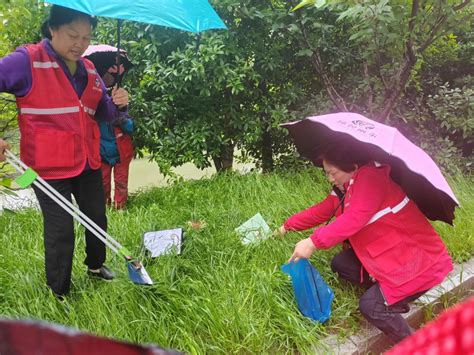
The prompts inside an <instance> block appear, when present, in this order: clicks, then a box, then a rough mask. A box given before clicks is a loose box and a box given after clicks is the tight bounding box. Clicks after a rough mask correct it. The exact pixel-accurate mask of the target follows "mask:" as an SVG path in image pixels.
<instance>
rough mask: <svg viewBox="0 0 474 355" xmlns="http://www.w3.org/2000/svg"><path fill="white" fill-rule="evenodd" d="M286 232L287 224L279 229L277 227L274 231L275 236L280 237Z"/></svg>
mask: <svg viewBox="0 0 474 355" xmlns="http://www.w3.org/2000/svg"><path fill="white" fill-rule="evenodd" d="M285 234H286V229H285V226H281V227H280V228H278V229H275V230H274V231H273V236H274V237H280V238H283V237H284V236H285Z"/></svg>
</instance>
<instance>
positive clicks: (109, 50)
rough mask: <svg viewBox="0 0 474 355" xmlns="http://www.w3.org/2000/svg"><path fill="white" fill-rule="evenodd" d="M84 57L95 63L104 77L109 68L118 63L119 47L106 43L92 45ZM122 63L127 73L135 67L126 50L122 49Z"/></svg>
mask: <svg viewBox="0 0 474 355" xmlns="http://www.w3.org/2000/svg"><path fill="white" fill-rule="evenodd" d="M83 57H84V58H87V59H89V60H90V61H91V62H92V63H94V65H95V67H96V69H97V73H99V75H100V76H101V77H102V76H103V75H104V74H105V73H106V72H107V70H109V68H111V67H113V66H114V65H116V64H117V48H116V47H113V46H109V45H106V44H98V45H90V46H89V47H88V48H87V50H86V51H85V53H84V55H83ZM120 65H122V66H123V69H124V71H125V73H126V72H127V71H129V70H130V69H131V68H132V67H133V63H132V62H131V61H130V59H129V58H128V56H127V53H126V52H125V51H124V50H120Z"/></svg>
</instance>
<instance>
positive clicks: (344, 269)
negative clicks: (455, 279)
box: [331, 248, 427, 343]
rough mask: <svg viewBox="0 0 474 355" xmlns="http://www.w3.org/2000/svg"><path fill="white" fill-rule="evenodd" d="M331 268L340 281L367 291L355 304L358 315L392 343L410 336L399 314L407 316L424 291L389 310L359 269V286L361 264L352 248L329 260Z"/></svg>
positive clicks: (377, 290)
mask: <svg viewBox="0 0 474 355" xmlns="http://www.w3.org/2000/svg"><path fill="white" fill-rule="evenodd" d="M331 268H332V270H333V271H334V272H337V273H338V274H339V276H340V277H341V278H343V279H345V280H348V281H350V282H352V283H354V284H357V285H360V286H362V287H364V288H366V289H367V291H366V292H365V293H364V294H363V295H362V297H361V298H360V300H359V309H360V312H361V313H362V314H363V316H364V317H365V318H366V319H367V320H368V321H369V322H370V323H371V324H373V325H374V326H376V327H377V328H378V329H380V330H381V331H382V332H383V333H385V335H387V336H388V337H389V338H390V339H391V340H392V341H393V342H394V343H398V342H399V341H401V340H402V339H404V338H406V337H407V336H409V335H410V334H411V333H412V332H413V329H411V328H410V326H409V325H408V323H407V321H406V320H405V319H404V318H403V317H402V316H401V315H400V313H406V312H408V311H409V310H410V307H409V306H408V303H410V302H413V301H414V300H416V299H417V298H419V297H420V296H421V295H423V294H424V293H425V292H426V291H427V290H426V291H423V292H418V293H416V294H414V295H411V296H408V297H406V298H404V299H403V300H401V301H399V302H397V303H395V304H393V305H391V306H386V305H385V299H384V296H383V294H382V292H381V290H380V285H379V283H378V282H375V283H374V282H372V281H370V276H369V274H368V273H367V271H366V270H365V269H362V273H363V282H362V283H361V268H362V264H361V262H360V260H359V259H358V258H357V255H356V254H355V253H354V250H353V249H352V248H349V249H347V250H345V251H342V252H341V253H339V254H337V255H336V256H335V257H334V258H333V259H332V262H331Z"/></svg>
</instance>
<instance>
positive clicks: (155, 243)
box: [143, 228, 183, 258]
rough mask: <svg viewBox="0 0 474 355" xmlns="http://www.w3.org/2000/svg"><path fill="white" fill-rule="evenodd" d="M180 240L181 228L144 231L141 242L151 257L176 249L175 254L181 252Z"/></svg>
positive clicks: (181, 235)
mask: <svg viewBox="0 0 474 355" xmlns="http://www.w3.org/2000/svg"><path fill="white" fill-rule="evenodd" d="M182 241H183V229H182V228H175V229H166V230H161V231H153V232H146V233H145V234H144V235H143V244H144V245H145V248H146V249H147V250H149V251H150V253H151V257H152V258H156V257H157V256H160V255H166V254H170V253H172V252H173V250H176V253H177V254H181V244H182Z"/></svg>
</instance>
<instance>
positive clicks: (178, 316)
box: [0, 170, 474, 354]
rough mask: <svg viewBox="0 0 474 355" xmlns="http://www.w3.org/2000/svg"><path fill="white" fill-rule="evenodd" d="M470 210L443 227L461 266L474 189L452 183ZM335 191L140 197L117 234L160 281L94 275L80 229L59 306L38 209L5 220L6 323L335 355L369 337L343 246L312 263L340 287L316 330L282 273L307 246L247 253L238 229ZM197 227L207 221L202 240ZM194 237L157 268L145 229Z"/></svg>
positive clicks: (200, 189)
mask: <svg viewBox="0 0 474 355" xmlns="http://www.w3.org/2000/svg"><path fill="white" fill-rule="evenodd" d="M453 185H454V187H455V190H456V191H455V192H456V194H457V196H458V197H459V198H460V200H461V204H462V205H463V209H462V210H458V211H457V218H456V224H455V227H454V228H451V227H449V226H444V225H442V224H436V227H437V229H438V230H439V231H440V233H441V234H442V235H443V238H444V240H445V241H446V242H447V244H448V247H449V249H450V252H451V254H452V255H453V258H454V259H455V260H457V261H462V260H466V259H468V258H469V257H470V256H471V254H472V252H473V250H474V239H473V236H472V231H473V230H474V228H473V224H474V222H473V221H472V218H470V217H469V216H472V215H473V214H474V198H473V197H474V189H473V187H472V181H471V182H470V181H469V180H468V179H465V178H456V179H454V180H453ZM327 191H328V186H327V184H326V183H325V182H324V178H323V176H322V175H321V174H320V173H319V172H316V171H315V170H310V171H307V172H304V173H298V174H271V175H259V174H250V175H246V176H239V175H237V174H229V175H223V176H217V177H214V178H212V179H206V180H199V181H194V182H180V183H177V184H175V185H173V186H170V187H166V188H156V189H153V190H150V191H147V192H143V193H138V194H136V195H135V196H133V197H132V198H131V201H130V202H131V203H130V207H129V209H128V210H126V211H125V212H115V211H109V233H110V234H111V235H112V236H115V237H116V238H117V239H118V240H119V241H120V242H121V243H122V244H124V245H125V246H127V247H128V248H129V249H130V250H132V251H133V252H134V253H135V254H136V255H140V257H141V258H142V261H143V262H144V264H145V266H146V268H147V271H148V273H149V274H150V276H151V277H152V278H153V280H154V281H155V285H153V286H150V287H144V286H136V285H134V284H132V283H131V282H130V281H129V280H128V277H127V275H126V269H125V266H124V265H123V263H122V261H121V259H119V258H118V257H115V256H113V255H112V254H111V253H110V252H109V253H108V262H107V264H108V265H109V266H110V267H111V268H112V269H113V270H115V271H116V272H117V273H118V278H117V279H116V280H115V281H113V282H110V283H106V282H101V281H95V280H90V279H89V278H88V277H87V276H86V273H85V266H84V265H83V264H82V261H83V259H84V239H83V238H82V235H83V231H82V227H78V231H77V235H78V236H81V237H80V238H77V239H76V252H75V260H74V267H73V286H72V290H71V294H70V296H69V297H68V298H67V301H66V302H65V303H60V302H58V301H56V299H55V298H54V297H53V296H52V295H51V294H50V293H49V291H48V290H47V288H46V286H45V277H44V271H43V268H44V256H43V240H42V222H41V215H40V214H39V212H36V211H32V210H28V211H25V212H22V213H18V214H14V215H13V214H6V213H4V214H3V215H0V245H1V246H2V247H1V248H0V284H1V287H0V314H1V315H3V316H7V317H12V318H36V319H43V320H46V321H51V322H55V323H60V324H63V325H66V326H71V327H75V328H78V329H81V330H84V331H88V332H92V333H94V334H98V335H102V336H108V337H114V338H118V339H123V340H127V341H132V342H137V343H154V344H157V345H159V346H162V347H166V348H174V349H177V350H180V351H184V352H187V353H199V354H202V353H225V354H227V353H295V352H301V353H310V352H311V350H312V349H313V347H314V346H320V347H324V338H325V337H326V336H327V335H328V334H338V335H339V336H340V337H345V336H348V335H350V334H353V333H354V332H355V331H357V329H358V328H359V323H360V319H361V316H360V314H359V313H358V312H357V307H358V296H359V295H360V294H361V291H360V290H359V289H357V288H355V287H352V286H350V285H348V284H347V283H345V282H342V281H340V280H338V279H337V277H336V276H335V275H334V274H333V273H332V272H331V271H330V267H329V263H330V260H331V257H332V256H333V255H334V254H335V253H337V252H338V250H339V248H334V249H333V250H330V251H318V252H316V253H315V254H314V256H313V258H312V260H311V262H312V263H313V265H315V266H316V267H317V268H318V270H319V271H320V272H321V274H322V275H323V277H324V278H325V280H326V281H327V282H328V283H329V284H330V286H331V287H332V288H333V289H334V292H335V299H334V302H333V311H332V316H331V319H330V320H329V321H328V323H327V324H326V325H320V324H316V323H313V322H312V321H310V320H308V319H306V318H305V317H303V316H302V315H300V313H299V312H298V310H297V307H296V303H295V300H294V296H293V291H292V288H291V282H290V281H289V279H288V278H287V277H286V275H284V274H283V273H282V272H281V271H280V266H281V265H282V264H283V263H285V262H286V260H287V259H288V258H289V256H290V255H291V253H292V251H293V247H294V244H295V242H296V241H298V240H299V239H301V238H303V237H304V236H307V235H308V233H309V232H307V233H290V234H289V235H287V236H286V237H285V239H284V240H282V239H278V238H276V239H274V238H272V239H269V240H266V241H264V242H262V243H261V244H259V245H258V246H243V245H242V244H241V243H240V241H239V239H238V237H237V236H236V235H235V234H234V232H233V231H234V228H235V227H237V226H238V225H240V224H241V223H242V222H244V221H245V220H246V219H248V218H250V217H251V216H253V215H254V214H255V213H257V212H260V213H261V214H262V215H263V217H264V218H265V219H266V220H267V222H268V223H269V224H270V226H271V227H272V228H276V227H277V226H279V225H281V223H282V222H283V221H284V220H285V218H287V217H288V216H289V215H291V214H293V213H295V212H297V211H299V210H301V209H303V208H305V207H307V206H309V205H311V204H312V203H315V202H317V201H318V200H320V199H321V198H322V197H324V196H325V195H326V193H327ZM189 220H202V221H205V222H206V224H207V226H206V227H205V228H204V229H202V230H200V231H196V230H192V229H190V228H189V227H187V224H186V222H187V221H189ZM179 226H182V227H184V228H185V231H186V232H185V242H184V246H183V251H182V254H181V255H179V256H176V255H168V256H164V257H160V258H158V259H153V260H150V259H149V258H146V257H144V256H143V254H142V247H141V239H142V235H143V233H144V232H146V231H151V230H160V229H168V228H174V227H179Z"/></svg>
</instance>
